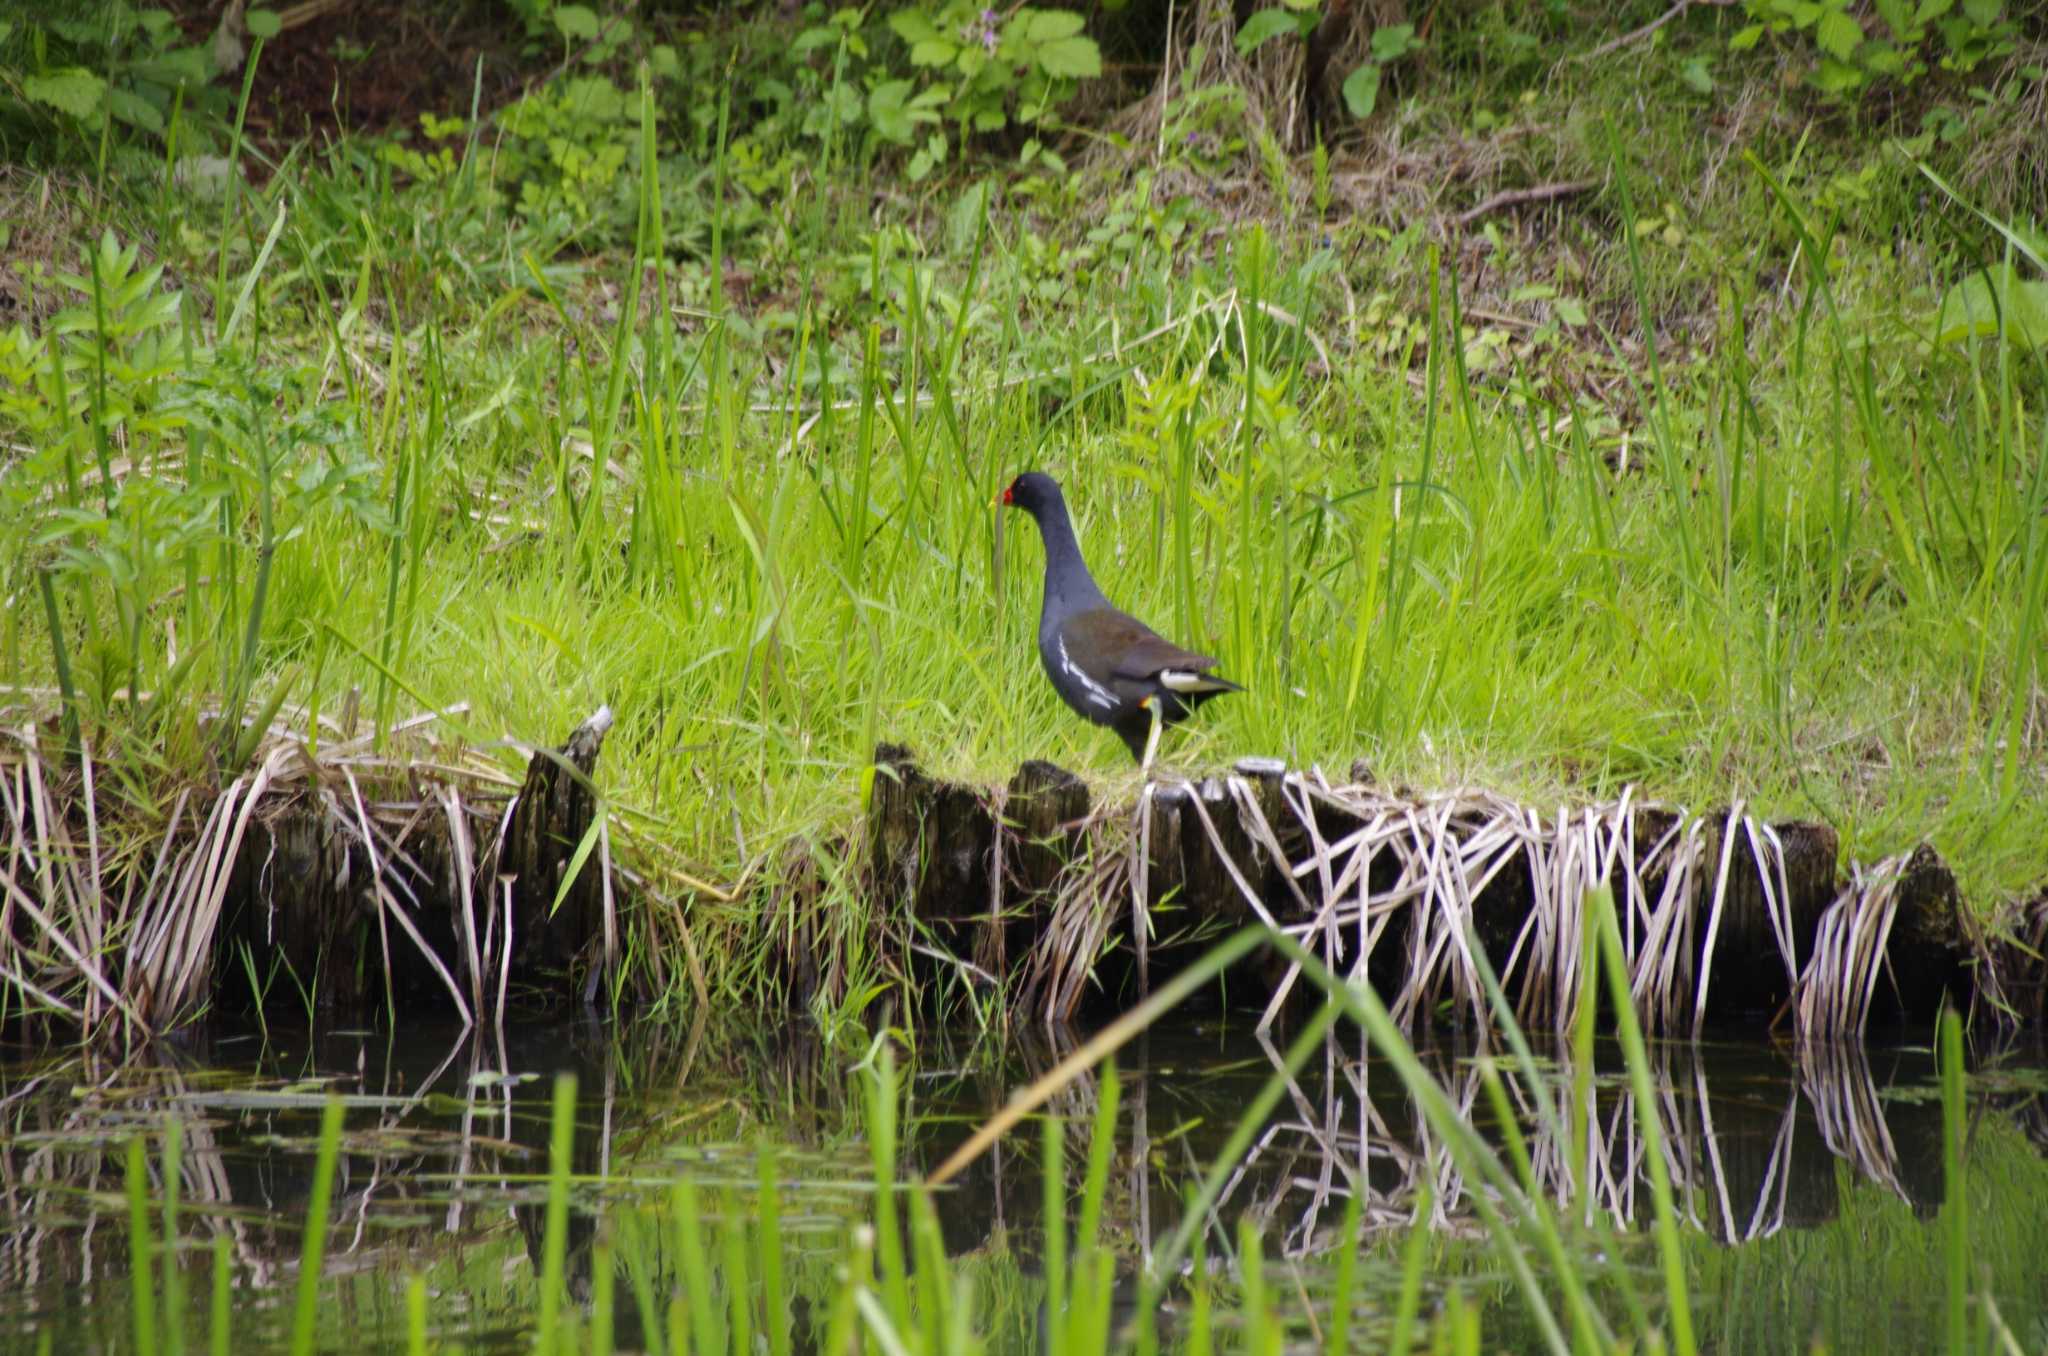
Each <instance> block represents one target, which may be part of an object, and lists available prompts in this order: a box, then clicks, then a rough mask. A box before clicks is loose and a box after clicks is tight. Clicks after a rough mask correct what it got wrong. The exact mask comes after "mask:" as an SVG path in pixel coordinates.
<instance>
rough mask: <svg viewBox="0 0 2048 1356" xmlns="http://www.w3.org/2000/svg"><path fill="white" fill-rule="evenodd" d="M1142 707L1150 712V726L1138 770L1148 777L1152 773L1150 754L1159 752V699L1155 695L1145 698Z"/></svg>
mask: <svg viewBox="0 0 2048 1356" xmlns="http://www.w3.org/2000/svg"><path fill="white" fill-rule="evenodd" d="M1144 707H1145V710H1146V711H1148V712H1149V713H1151V716H1152V728H1151V730H1150V731H1148V732H1147V733H1146V735H1145V757H1144V759H1143V761H1142V762H1140V763H1139V765H1138V771H1140V772H1141V773H1143V774H1145V775H1146V776H1148V777H1149V776H1151V775H1152V755H1153V754H1155V753H1157V752H1159V728H1160V725H1161V724H1162V722H1161V720H1160V718H1159V699H1158V698H1156V697H1147V698H1145V701H1144Z"/></svg>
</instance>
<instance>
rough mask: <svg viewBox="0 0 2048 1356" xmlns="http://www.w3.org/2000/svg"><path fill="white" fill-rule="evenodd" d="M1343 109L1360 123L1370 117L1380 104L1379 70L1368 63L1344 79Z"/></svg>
mask: <svg viewBox="0 0 2048 1356" xmlns="http://www.w3.org/2000/svg"><path fill="white" fill-rule="evenodd" d="M1343 94H1344V107H1346V108H1348V109H1350V110H1351V116H1352V117H1354V118H1357V119H1359V120H1360V121H1361V122H1362V121H1364V120H1365V119H1367V118H1369V117H1371V116H1372V111H1373V109H1375V108H1377V107H1379V102H1380V68H1379V67H1377V66H1375V65H1373V64H1372V63H1371V62H1370V61H1368V62H1366V63H1365V64H1364V65H1363V66H1360V67H1359V68H1358V69H1357V70H1355V71H1353V72H1352V73H1351V74H1349V75H1347V76H1345V77H1344V89H1343Z"/></svg>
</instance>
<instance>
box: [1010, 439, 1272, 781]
mask: <svg viewBox="0 0 2048 1356" xmlns="http://www.w3.org/2000/svg"><path fill="white" fill-rule="evenodd" d="M1002 502H1003V503H1005V504H1007V505H1010V506H1011V507H1013V508H1020V509H1023V510H1024V511H1025V512H1026V513H1028V514H1030V515H1031V517H1032V519H1033V520H1034V521H1035V522H1037V524H1038V535H1039V536H1040V537H1041V538H1042V539H1043V540H1044V542H1045V603H1044V605H1043V606H1042V607H1041V608H1040V609H1039V613H1038V657H1039V659H1040V661H1041V662H1043V663H1044V665H1045V676H1046V677H1048V678H1050V679H1052V685H1053V687H1054V688H1056V689H1058V691H1059V694H1060V697H1061V699H1062V700H1063V701H1065V702H1066V704H1067V705H1068V706H1071V707H1073V708H1074V710H1075V711H1076V712H1077V713H1079V714H1080V715H1081V716H1082V718H1083V719H1086V720H1091V721H1093V722H1095V723H1096V724H1097V725H1107V726H1109V727H1110V728H1111V729H1112V730H1115V731H1116V732H1117V734H1118V735H1120V736H1122V738H1123V741H1124V743H1126V744H1128V745H1129V746H1130V749H1131V757H1133V758H1136V759H1137V760H1138V762H1139V764H1140V765H1141V766H1143V767H1147V768H1149V767H1151V766H1152V755H1153V753H1154V752H1155V751H1156V750H1157V749H1158V747H1159V727H1160V726H1161V725H1162V724H1171V723H1172V722H1174V721H1177V720H1180V719H1182V718H1183V717H1185V716H1186V715H1187V714H1188V712H1190V711H1192V710H1194V709H1195V708H1196V707H1197V706H1200V705H1201V704H1202V703H1203V702H1205V701H1207V700H1209V698H1211V697H1213V696H1215V695H1216V694H1217V693H1219V692H1242V691H1244V689H1243V688H1241V687H1239V686H1238V685H1237V684H1236V683H1233V682H1231V681H1230V680H1229V679H1228V678H1219V677H1217V676H1216V675H1215V674H1213V673H1211V672H1209V670H1210V669H1213V668H1215V667H1216V661H1215V660H1214V659H1212V658H1210V657H1209V656H1208V655H1205V654H1196V653H1195V652H1194V651H1192V650H1183V649H1182V648H1180V646H1178V645H1175V644H1173V643H1172V642H1171V641H1169V640H1167V639H1165V638H1164V637H1162V636H1160V635H1159V634H1158V633H1157V632H1155V631H1154V630H1153V629H1152V628H1151V627H1149V626H1147V625H1145V623H1143V622H1141V621H1139V620H1138V619H1137V618H1136V617H1133V616H1131V615H1130V614H1129V613H1127V612H1119V611H1118V610H1117V609H1115V608H1113V607H1111V606H1110V605H1109V599H1107V598H1105V597H1103V596H1102V590H1101V589H1100V588H1099V587H1097V586H1096V583H1095V577H1094V576H1093V575H1091V574H1089V573H1088V562H1087V561H1085V560H1083V559H1081V545H1080V543H1079V542H1077V541H1075V540H1074V523H1073V520H1072V519H1071V518H1069V517H1068V516H1067V501H1066V499H1065V498H1064V497H1062V496H1061V494H1060V486H1059V482H1058V481H1056V480H1054V479H1053V478H1052V477H1051V476H1049V475H1045V474H1043V473H1041V472H1038V471H1026V472H1025V473H1024V474H1023V475H1020V476H1018V477H1017V478H1016V479H1015V480H1013V481H1011V482H1010V487H1009V488H1008V489H1006V490H1004V491H1003V500H1002Z"/></svg>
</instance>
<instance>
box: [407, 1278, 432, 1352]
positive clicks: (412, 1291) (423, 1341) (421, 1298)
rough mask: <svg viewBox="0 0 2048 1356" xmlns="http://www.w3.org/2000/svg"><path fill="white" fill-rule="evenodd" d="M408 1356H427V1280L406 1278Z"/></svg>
mask: <svg viewBox="0 0 2048 1356" xmlns="http://www.w3.org/2000/svg"><path fill="white" fill-rule="evenodd" d="M405 1351H406V1356H427V1278H426V1277H424V1276H421V1275H418V1274H414V1275H411V1276H408V1277H406V1278H405Z"/></svg>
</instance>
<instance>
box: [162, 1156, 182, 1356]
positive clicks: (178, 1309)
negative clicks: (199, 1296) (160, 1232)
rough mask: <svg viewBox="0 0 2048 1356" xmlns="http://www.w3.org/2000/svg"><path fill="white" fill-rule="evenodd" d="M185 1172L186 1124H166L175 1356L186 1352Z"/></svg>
mask: <svg viewBox="0 0 2048 1356" xmlns="http://www.w3.org/2000/svg"><path fill="white" fill-rule="evenodd" d="M184 1171H185V1123H184V1122H183V1121H181V1120H178V1119H177V1118H176V1117H172V1118H171V1119H169V1120H167V1121H165V1122H164V1163H163V1173H164V1336H165V1338H166V1339H167V1341H166V1343H165V1346H166V1349H167V1350H168V1351H169V1352H170V1353H171V1356H183V1352H184V1350H185V1276H184V1273H183V1272H182V1271H181V1270H180V1269H179V1267H178V1187H179V1185H180V1183H181V1180H182V1178H183V1176H184Z"/></svg>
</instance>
